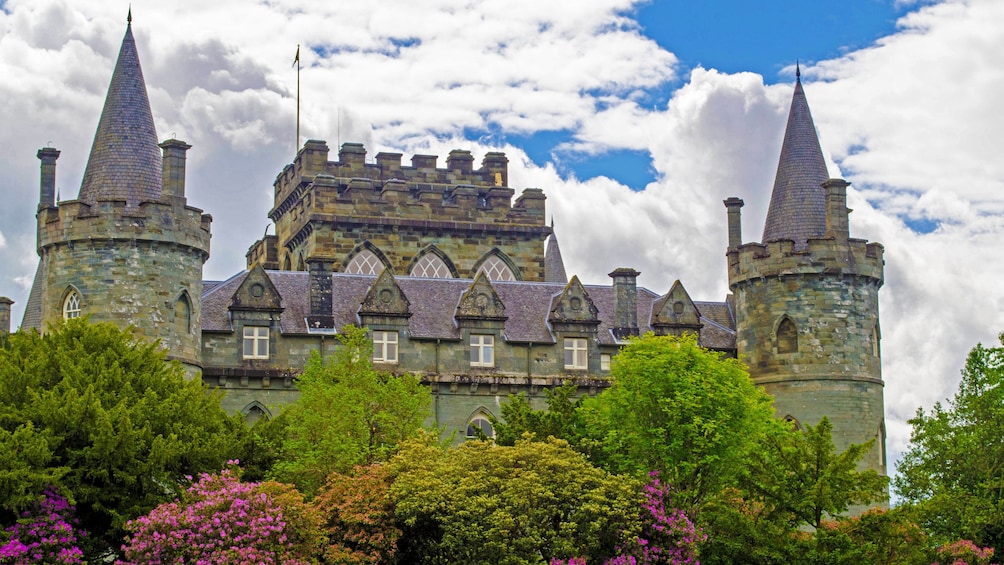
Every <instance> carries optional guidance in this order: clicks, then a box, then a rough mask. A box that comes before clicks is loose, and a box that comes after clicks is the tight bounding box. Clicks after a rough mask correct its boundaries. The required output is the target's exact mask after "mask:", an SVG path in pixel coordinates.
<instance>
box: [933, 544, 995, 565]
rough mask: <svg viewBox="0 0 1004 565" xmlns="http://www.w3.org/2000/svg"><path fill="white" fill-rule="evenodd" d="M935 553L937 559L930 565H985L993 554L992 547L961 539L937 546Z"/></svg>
mask: <svg viewBox="0 0 1004 565" xmlns="http://www.w3.org/2000/svg"><path fill="white" fill-rule="evenodd" d="M937 554H938V560H937V561H936V562H935V563H933V564H932V565H987V564H988V563H990V559H991V558H993V556H994V548H992V547H980V546H978V545H976V544H975V543H973V542H971V541H969V540H967V539H963V540H959V541H953V542H952V543H946V544H945V545H943V546H941V547H939V548H938V550H937Z"/></svg>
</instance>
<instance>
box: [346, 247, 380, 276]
mask: <svg viewBox="0 0 1004 565" xmlns="http://www.w3.org/2000/svg"><path fill="white" fill-rule="evenodd" d="M345 272H346V273H349V274H353V275H379V274H380V273H381V272H383V263H382V262H380V258H379V257H377V256H376V253H373V252H372V251H370V250H369V249H363V250H362V251H360V252H359V253H357V254H356V256H355V257H353V258H352V260H351V261H349V264H348V265H346V266H345Z"/></svg>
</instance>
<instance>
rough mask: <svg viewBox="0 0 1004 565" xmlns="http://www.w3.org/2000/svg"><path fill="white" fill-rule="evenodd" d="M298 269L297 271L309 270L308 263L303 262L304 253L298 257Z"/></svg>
mask: <svg viewBox="0 0 1004 565" xmlns="http://www.w3.org/2000/svg"><path fill="white" fill-rule="evenodd" d="M296 270H297V271H306V270H307V265H306V264H305V263H304V262H303V254H302V253H301V254H300V257H299V258H297V260H296Z"/></svg>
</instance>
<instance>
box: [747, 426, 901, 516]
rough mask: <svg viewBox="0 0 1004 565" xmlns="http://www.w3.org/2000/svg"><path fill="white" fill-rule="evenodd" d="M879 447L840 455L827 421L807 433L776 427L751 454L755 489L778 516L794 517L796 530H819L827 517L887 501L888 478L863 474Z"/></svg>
mask: <svg viewBox="0 0 1004 565" xmlns="http://www.w3.org/2000/svg"><path fill="white" fill-rule="evenodd" d="M779 423H780V422H779ZM782 424H783V423H782ZM873 444H874V442H873V441H869V442H866V443H862V444H852V445H850V446H848V447H847V449H845V450H844V451H842V452H840V453H837V450H836V447H835V446H834V444H833V425H832V424H831V423H830V420H829V418H827V417H826V416H823V418H822V419H821V420H820V421H819V423H818V424H816V425H815V426H811V425H806V426H805V431H804V432H802V431H798V430H795V429H792V428H791V426H790V425H788V427H787V429H778V428H774V429H772V430H771V432H770V433H768V434H766V435H765V436H764V445H763V447H762V448H761V449H756V450H754V451H753V453H752V454H751V457H752V465H751V466H750V472H749V473H748V484H749V488H750V490H751V491H752V492H753V493H754V494H755V495H758V496H760V497H762V498H763V499H764V501H765V503H766V504H768V505H770V506H771V507H772V508H773V509H774V512H775V515H781V514H790V515H791V516H793V517H794V519H795V520H796V525H809V526H812V527H814V528H817V529H818V528H819V527H820V526H821V525H822V522H823V518H824V517H826V516H838V515H840V514H842V513H844V512H846V511H847V509H848V508H849V507H850V506H851V505H852V504H869V503H871V502H875V501H879V500H883V499H885V497H886V492H887V488H888V487H887V484H888V479H886V477H883V476H880V475H879V474H878V473H876V472H875V471H874V470H871V469H868V470H864V471H858V470H857V465H858V463H859V462H860V461H861V459H862V458H864V456H865V455H867V454H868V451H869V450H870V449H871V448H872V445H873Z"/></svg>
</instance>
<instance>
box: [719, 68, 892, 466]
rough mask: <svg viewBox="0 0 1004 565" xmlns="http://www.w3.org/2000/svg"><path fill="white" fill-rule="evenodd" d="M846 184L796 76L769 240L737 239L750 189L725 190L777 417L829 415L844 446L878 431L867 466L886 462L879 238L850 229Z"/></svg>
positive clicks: (742, 343) (732, 276) (748, 348)
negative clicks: (831, 168)
mask: <svg viewBox="0 0 1004 565" xmlns="http://www.w3.org/2000/svg"><path fill="white" fill-rule="evenodd" d="M847 186H848V183H847V182H846V181H844V180H841V179H827V178H826V167H825V164H824V161H823V156H822V151H821V150H820V147H819V141H818V138H817V137H816V131H815V127H814V125H813V122H812V117H811V115H810V113H809V107H808V103H807V102H806V99H805V93H804V91H803V90H802V84H801V79H800V77H799V80H798V81H797V82H796V84H795V93H794V96H793V99H792V103H791V111H790V113H789V116H788V125H787V128H786V130H785V136H784V142H783V144H782V149H781V157H780V160H779V162H778V168H777V176H776V178H775V182H774V191H773V193H772V195H771V203H770V209H769V211H768V214H767V219H766V222H765V225H764V236H763V237H764V240H763V242H762V243H746V244H742V243H741V237H742V235H741V230H740V220H739V209H740V207H741V206H742V201H741V200H739V199H738V198H730V199H728V200H726V201H725V206H726V208H727V210H728V225H729V244H728V252H727V256H728V273H729V288H730V289H731V290H732V292H733V294H734V298H735V308H736V345H737V349H738V352H739V356H740V358H742V359H743V360H744V361H745V362H746V364H747V365H748V366H749V371H750V376H751V377H752V378H753V380H754V382H755V383H756V384H757V385H759V386H763V387H764V388H765V389H766V391H767V392H768V393H770V394H771V395H772V396H773V397H774V406H775V409H776V411H777V415H778V416H779V417H783V418H786V419H789V420H791V421H792V422H794V424H795V425H805V424H809V425H815V424H816V423H817V422H818V421H819V420H820V419H821V418H822V417H823V416H827V417H829V419H830V421H831V422H832V423H833V426H834V432H833V435H834V443H835V444H836V447H837V449H844V448H846V447H847V446H848V445H849V444H852V443H864V442H867V441H870V440H875V447H874V448H873V450H872V451H871V452H870V454H869V455H868V456H867V457H866V459H865V460H864V461H863V462H862V466H863V467H866V468H871V469H875V470H876V471H878V472H880V473H883V474H884V473H885V472H886V462H885V460H884V453H885V449H884V443H885V421H884V401H883V382H882V369H881V358H880V356H879V348H878V343H877V340H878V336H879V333H880V331H879V317H878V291H879V288H880V287H881V286H882V283H883V276H884V274H883V267H884V261H883V249H882V246H881V245H880V244H877V243H867V242H865V241H863V240H860V239H852V238H849V237H848V222H847V213H848V210H847V200H846V198H847Z"/></svg>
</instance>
